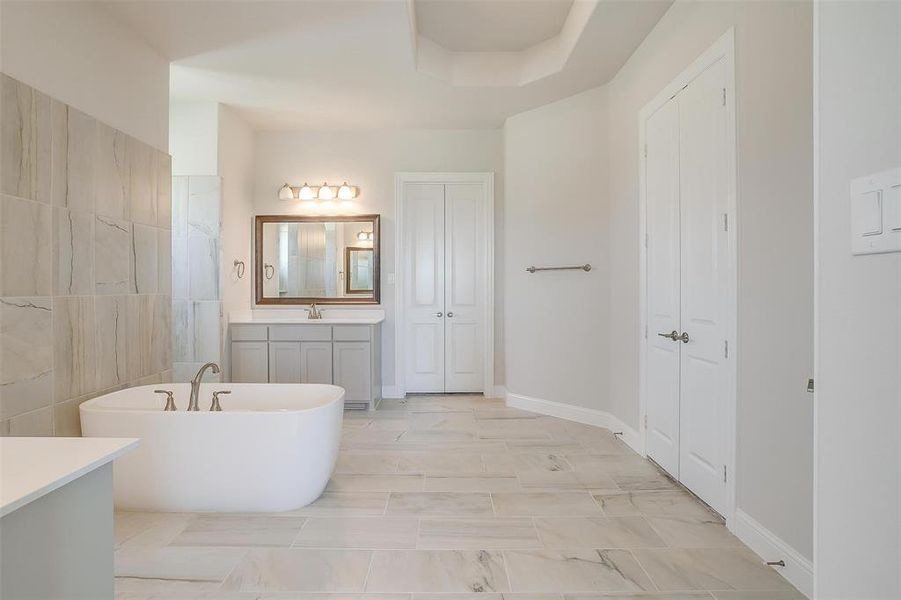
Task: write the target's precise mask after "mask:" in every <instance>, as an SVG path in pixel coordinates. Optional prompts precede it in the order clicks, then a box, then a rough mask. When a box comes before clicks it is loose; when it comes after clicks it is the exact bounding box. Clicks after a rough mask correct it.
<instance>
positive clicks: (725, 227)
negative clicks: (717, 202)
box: [723, 213, 729, 231]
mask: <svg viewBox="0 0 901 600" xmlns="http://www.w3.org/2000/svg"><path fill="white" fill-rule="evenodd" d="M723 231H729V213H723Z"/></svg>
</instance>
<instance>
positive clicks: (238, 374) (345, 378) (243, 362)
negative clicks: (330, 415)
mask: <svg viewBox="0 0 901 600" xmlns="http://www.w3.org/2000/svg"><path fill="white" fill-rule="evenodd" d="M230 333H231V340H232V342H231V365H230V366H231V380H232V381H233V382H236V383H267V382H268V383H331V384H334V385H339V386H341V387H343V388H344V390H345V396H344V403H345V407H346V408H371V407H375V405H376V404H377V403H378V400H379V399H380V398H381V361H380V357H379V351H380V348H381V335H380V330H379V325H377V324H376V325H357V324H348V325H317V324H306V323H304V324H293V323H292V324H280V325H268V326H267V325H260V324H256V323H254V324H249V323H234V324H232V325H231V331H230Z"/></svg>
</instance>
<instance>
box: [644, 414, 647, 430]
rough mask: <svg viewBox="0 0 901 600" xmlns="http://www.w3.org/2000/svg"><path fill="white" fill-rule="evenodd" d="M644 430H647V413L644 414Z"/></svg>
mask: <svg viewBox="0 0 901 600" xmlns="http://www.w3.org/2000/svg"><path fill="white" fill-rule="evenodd" d="M644 428H645V429H647V428H648V414H647V413H645V415H644Z"/></svg>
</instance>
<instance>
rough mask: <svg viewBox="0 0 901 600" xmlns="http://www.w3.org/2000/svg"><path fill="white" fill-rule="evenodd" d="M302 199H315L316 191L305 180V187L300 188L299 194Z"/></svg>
mask: <svg viewBox="0 0 901 600" xmlns="http://www.w3.org/2000/svg"><path fill="white" fill-rule="evenodd" d="M297 196H298V198H300V199H301V200H315V199H316V192H314V191H313V188H311V187H310V186H309V185H307V183H306V182H304V184H303V187H302V188H300V193H299V194H298V195H297Z"/></svg>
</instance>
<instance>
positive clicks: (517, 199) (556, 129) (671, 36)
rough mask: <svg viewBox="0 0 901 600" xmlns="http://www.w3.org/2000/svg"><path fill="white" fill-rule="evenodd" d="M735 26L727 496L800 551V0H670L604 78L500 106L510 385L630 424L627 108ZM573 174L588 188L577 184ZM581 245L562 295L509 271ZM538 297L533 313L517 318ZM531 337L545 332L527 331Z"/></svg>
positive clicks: (633, 393) (806, 324)
mask: <svg viewBox="0 0 901 600" xmlns="http://www.w3.org/2000/svg"><path fill="white" fill-rule="evenodd" d="M733 26H734V27H735V40H736V50H735V54H736V86H737V90H736V93H737V102H736V103H737V121H738V136H737V137H738V163H739V173H738V193H739V200H738V202H739V215H738V227H739V233H738V236H739V247H740V250H739V297H740V301H739V340H738V348H737V351H738V355H737V356H738V376H739V396H738V420H739V422H738V445H739V449H738V464H737V468H738V490H737V492H738V506H739V508H741V509H743V510H744V511H745V512H746V513H748V514H749V515H750V516H751V517H753V518H754V519H755V520H757V521H758V522H760V523H761V524H763V525H764V526H765V527H766V528H768V529H769V530H770V531H771V532H772V533H774V534H775V535H777V536H779V537H780V538H782V539H783V540H784V541H785V542H786V543H787V544H788V545H789V546H791V547H793V548H794V549H795V550H797V551H798V552H799V553H800V554H801V555H803V556H805V557H808V558H810V557H811V556H812V517H811V509H812V447H813V434H812V411H813V407H812V401H811V397H810V396H809V395H808V394H807V393H806V392H805V382H806V378H807V377H809V376H810V374H811V373H812V353H813V341H812V302H813V283H812V277H813V265H812V234H813V232H812V220H813V216H812V201H811V198H812V144H811V140H812V89H811V79H812V77H811V74H812V64H811V61H812V58H811V53H812V12H811V5H810V4H807V3H801V2H677V3H676V4H674V5H673V6H672V7H671V8H670V10H669V11H668V12H667V13H666V15H664V17H663V18H662V19H661V21H660V22H659V23H658V25H657V26H656V27H655V28H654V30H653V31H652V32H651V33H650V35H649V36H648V37H647V39H646V40H645V41H644V42H643V43H642V45H641V46H640V47H639V48H638V49H637V50H636V52H635V53H634V54H633V55H632V57H631V58H630V59H629V60H628V61H627V63H626V64H625V65H624V67H623V68H622V69H621V71H620V72H619V73H618V74H617V75H616V77H615V78H614V80H613V81H611V82H610V83H609V84H607V85H606V86H603V87H602V88H599V89H598V90H596V91H593V92H586V93H584V94H581V95H579V96H575V97H573V98H570V99H568V100H565V101H562V102H558V103H556V104H553V105H550V106H547V107H543V108H540V109H537V110H534V111H531V112H529V113H525V114H523V115H518V116H516V117H513V118H511V119H509V120H508V121H507V131H506V141H507V147H506V153H507V183H506V185H507V189H508V198H507V200H506V209H505V211H506V215H507V225H506V227H507V234H506V235H507V238H508V243H507V256H508V257H510V258H508V260H507V270H506V281H507V298H508V300H507V305H506V308H505V311H506V313H507V322H506V331H507V334H506V347H507V356H508V359H507V385H508V389H509V390H510V391H511V392H514V393H518V394H523V395H527V396H537V397H540V398H543V399H546V400H554V401H560V402H568V403H572V404H577V405H580V406H585V407H588V408H595V409H598V410H602V411H607V412H610V413H612V414H613V415H614V416H616V417H618V418H620V419H621V420H622V421H624V422H625V423H626V424H627V425H628V426H631V427H632V428H633V429H636V430H637V429H638V425H639V410H638V409H639V407H638V352H639V339H640V338H639V314H638V307H639V297H638V295H639V283H638V275H639V264H638V257H639V243H640V239H641V236H640V232H639V204H638V202H639V197H638V196H639V194H638V187H639V172H638V169H639V161H638V155H639V151H638V143H639V140H638V113H639V111H640V110H641V109H642V107H644V105H645V104H647V103H648V102H649V101H650V100H651V99H652V98H653V97H654V96H655V95H656V94H657V93H658V92H659V91H660V90H662V89H663V88H664V87H665V86H666V85H667V84H668V83H669V82H670V81H671V80H673V79H674V78H675V77H676V75H678V74H679V73H680V72H681V71H682V70H684V69H685V68H686V67H687V66H688V65H689V64H690V63H691V62H693V61H694V60H695V59H696V58H697V57H698V56H699V55H700V54H701V53H702V52H703V51H704V50H706V49H707V48H708V47H709V46H711V45H712V44H713V43H714V42H715V41H716V40H717V39H718V38H719V37H720V36H722V35H723V33H725V32H726V30H727V29H729V28H730V27H733ZM605 144H606V147H604V145H605ZM605 157H606V158H605ZM576 183H578V184H580V185H581V186H587V187H588V188H589V190H590V191H589V192H588V193H587V194H580V193H574V191H575V190H578V189H579V187H578V186H576V185H574V184H576ZM557 187H559V189H561V190H562V191H563V192H564V193H562V194H557V193H554V190H555V189H557ZM567 234H569V235H567ZM536 242H537V243H536ZM523 253H527V254H526V255H523ZM526 256H528V259H526ZM513 257H515V259H514V258H513ZM533 257H534V258H533ZM584 260H590V261H591V262H592V264H593V265H595V266H596V267H598V270H597V271H596V272H594V271H593V272H592V273H591V274H589V275H587V276H586V275H585V274H584V273H575V274H566V275H563V274H560V275H551V276H550V277H552V278H553V281H554V282H555V283H557V284H558V286H559V287H558V289H559V290H560V292H561V293H560V294H559V295H557V293H556V292H555V291H553V290H550V289H549V288H550V286H548V285H547V283H545V282H546V281H551V279H550V278H549V277H548V276H547V275H545V276H543V278H542V279H539V278H538V277H537V276H526V275H525V274H524V273H521V272H520V271H519V270H520V269H521V268H522V267H523V265H524V264H527V263H529V262H532V261H536V262H548V263H550V262H560V263H570V262H574V263H579V262H582V261H584ZM543 286H547V289H546V288H545V287H543ZM563 292H565V293H563ZM536 294H540V295H536ZM578 294H582V296H583V297H581V298H576V297H575V296H576V295H578ZM546 314H551V315H552V316H553V317H552V319H550V320H549V321H548V323H547V324H545V325H542V324H538V323H535V322H533V321H532V320H533V319H534V318H535V316H536V315H546ZM577 323H578V325H579V327H580V328H579V329H577V328H576V324H577ZM538 335H540V336H541V337H536V336H538ZM536 339H540V340H542V342H541V346H544V347H545V348H534V347H530V346H535V345H536V344H535V340H536ZM602 346H603V347H602ZM536 367H540V369H541V373H533V372H531V371H533V370H535V369H536Z"/></svg>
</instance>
